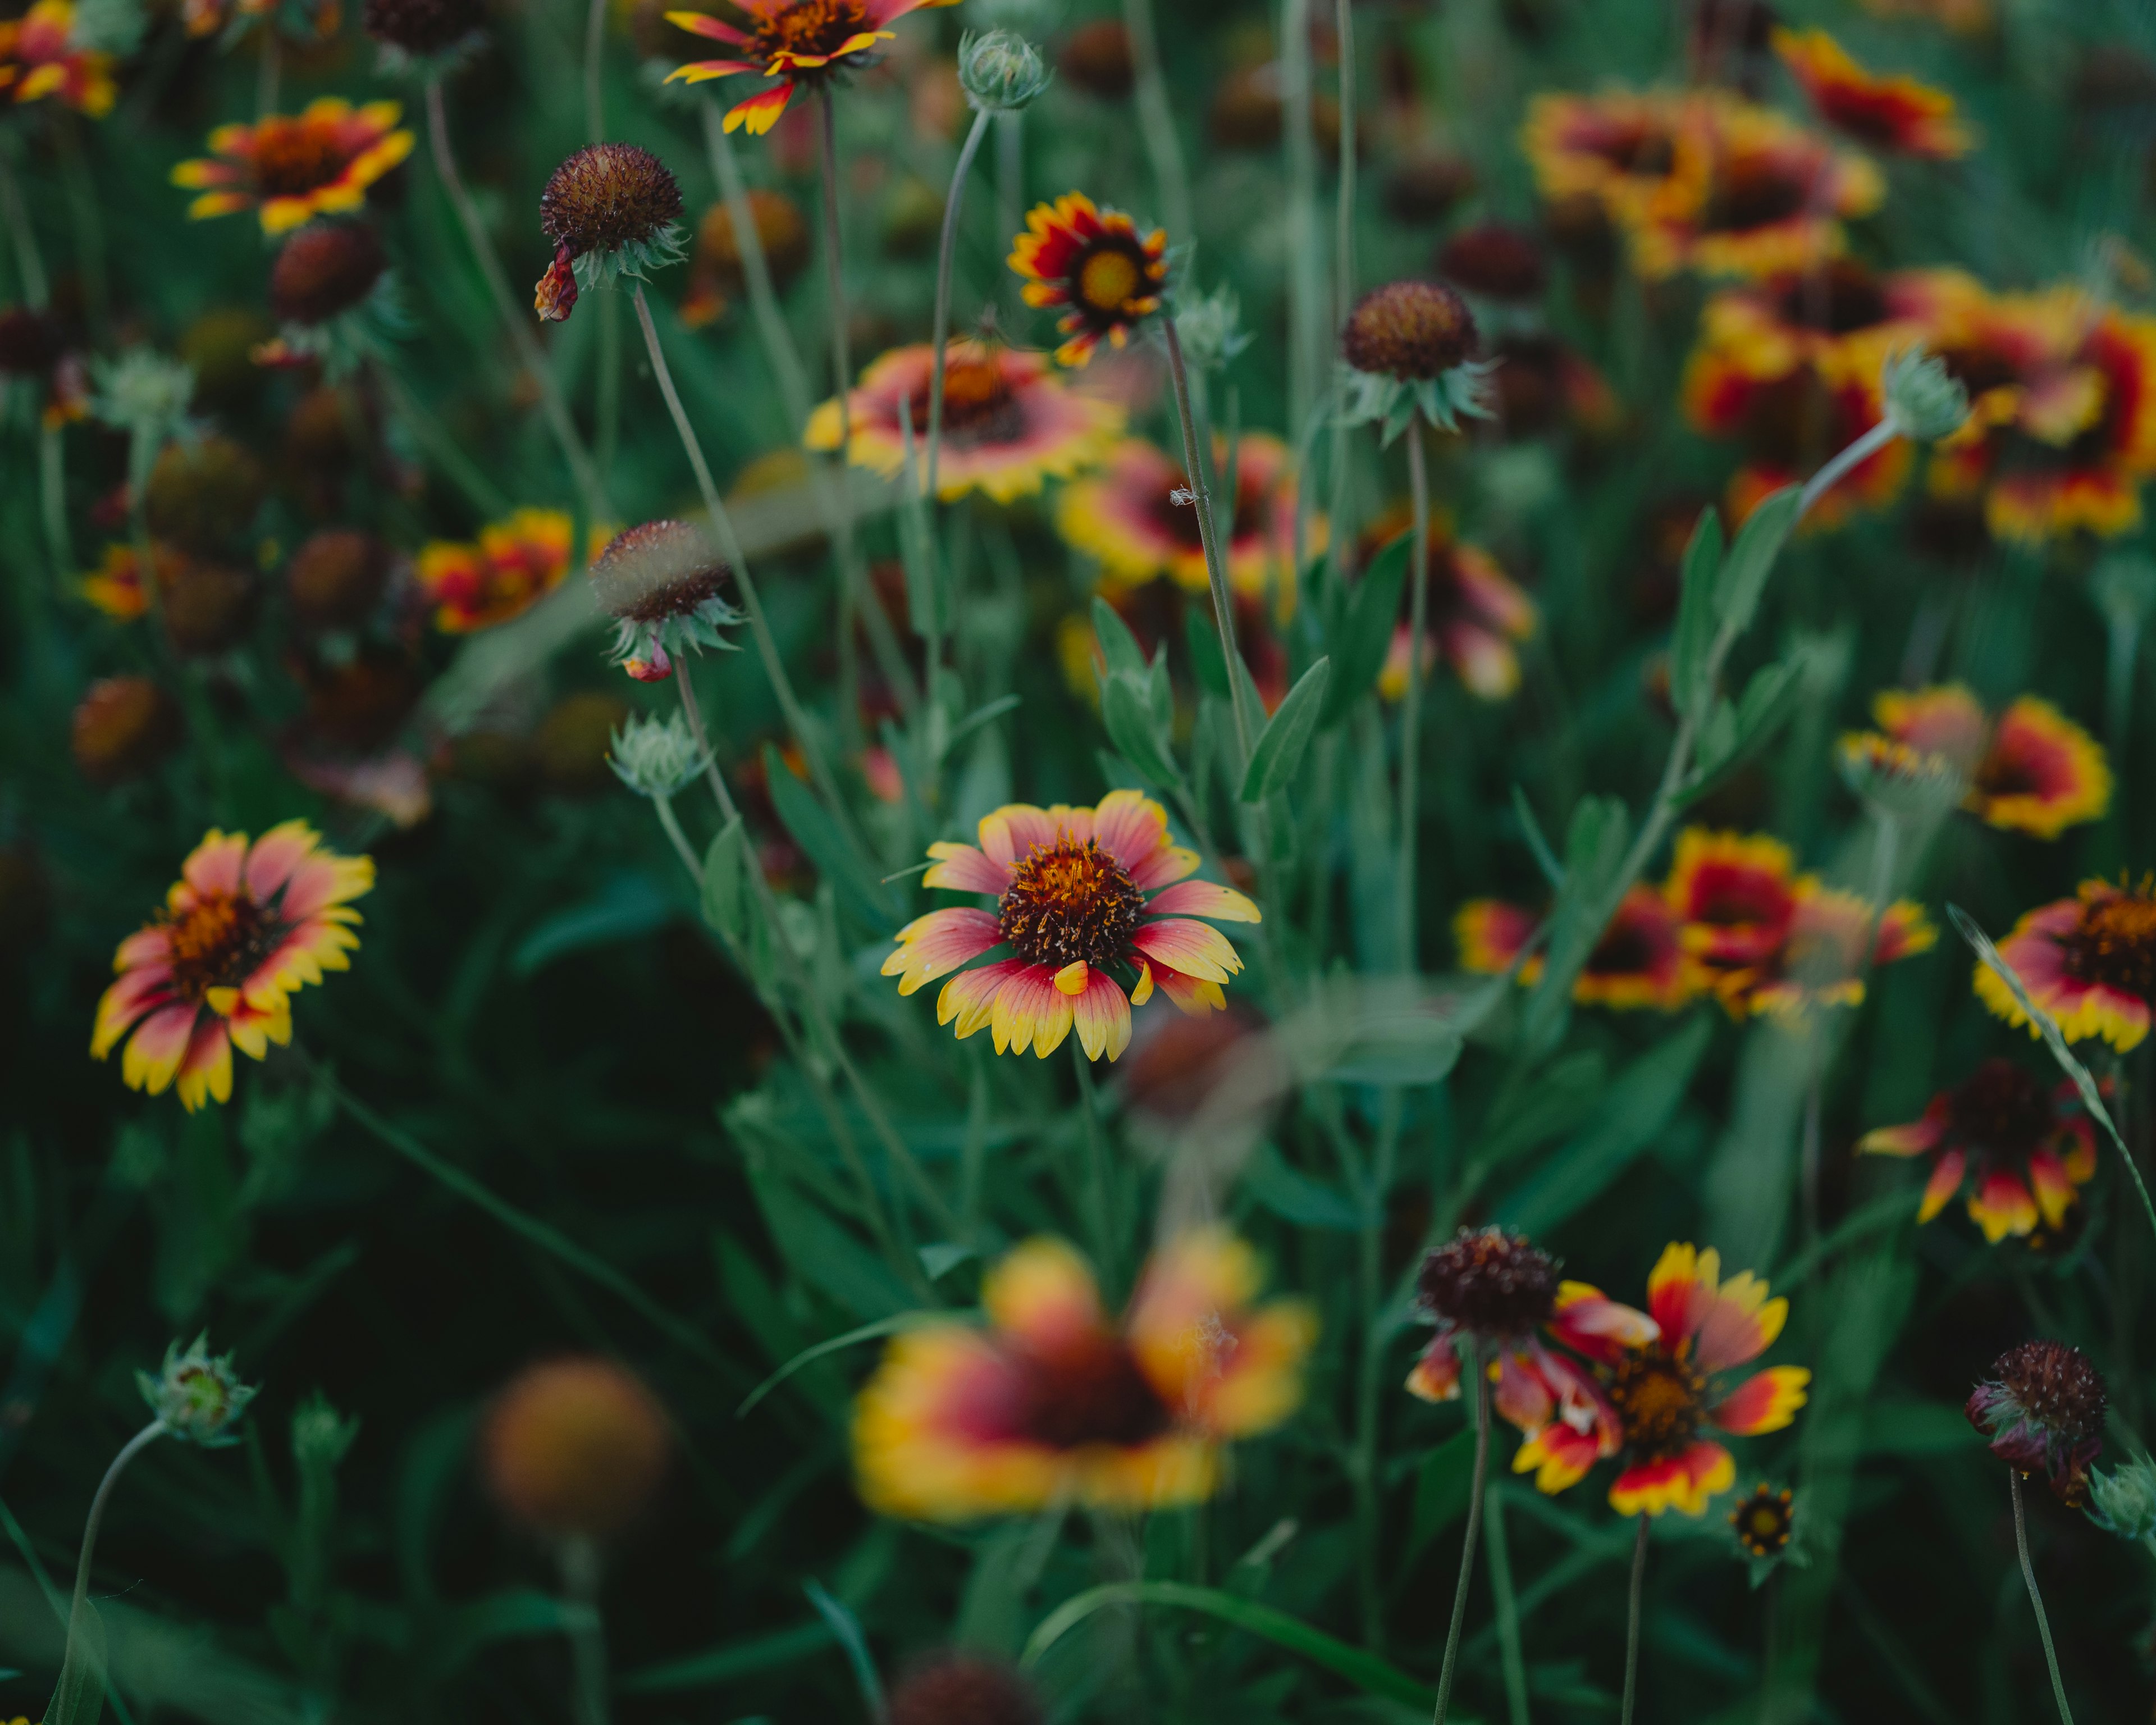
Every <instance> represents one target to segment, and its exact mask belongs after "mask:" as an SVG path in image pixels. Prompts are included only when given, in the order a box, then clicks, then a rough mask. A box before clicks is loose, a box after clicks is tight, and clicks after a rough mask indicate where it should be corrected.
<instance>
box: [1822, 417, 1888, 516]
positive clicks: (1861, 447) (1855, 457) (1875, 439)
mask: <svg viewBox="0 0 2156 1725" xmlns="http://www.w3.org/2000/svg"><path fill="white" fill-rule="evenodd" d="M1900 435H1901V431H1900V429H1899V428H1898V427H1897V426H1896V424H1894V422H1893V420H1892V418H1886V419H1881V421H1880V422H1879V423H1878V424H1876V425H1875V426H1873V427H1872V428H1871V430H1869V431H1867V432H1866V433H1865V434H1864V435H1863V436H1861V437H1860V438H1859V439H1857V440H1856V442H1855V443H1853V444H1850V446H1849V447H1848V448H1847V449H1844V450H1842V451H1841V453H1840V454H1838V455H1836V456H1835V458H1834V459H1832V460H1831V461H1830V462H1828V463H1827V465H1825V466H1824V467H1822V468H1821V469H1820V470H1819V471H1818V472H1817V473H1815V474H1814V475H1812V476H1811V477H1810V478H1809V479H1808V480H1805V481H1804V496H1803V499H1802V501H1800V502H1799V505H1798V506H1797V514H1798V516H1799V517H1802V516H1804V515H1806V514H1808V513H1809V511H1810V510H1811V507H1812V506H1813V505H1814V504H1815V503H1817V502H1818V501H1820V498H1822V497H1824V496H1825V495H1826V494H1827V493H1828V492H1829V491H1830V490H1833V489H1834V488H1835V486H1836V485H1839V484H1840V482H1841V480H1842V478H1843V476H1844V475H1846V474H1847V473H1848V472H1849V470H1850V469H1851V468H1852V467H1855V466H1857V465H1859V464H1860V463H1862V462H1865V461H1868V460H1870V459H1871V458H1872V457H1873V456H1874V455H1876V454H1878V453H1879V451H1880V450H1881V449H1885V448H1886V445H1887V444H1891V443H1892V442H1893V441H1894V439H1896V438H1897V437H1899V436H1900Z"/></svg>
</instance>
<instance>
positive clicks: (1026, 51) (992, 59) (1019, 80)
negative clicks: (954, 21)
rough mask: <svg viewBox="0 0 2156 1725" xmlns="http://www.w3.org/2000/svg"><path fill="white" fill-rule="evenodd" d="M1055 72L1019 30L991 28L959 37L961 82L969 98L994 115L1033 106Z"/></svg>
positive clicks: (971, 101) (959, 72) (969, 100)
mask: <svg viewBox="0 0 2156 1725" xmlns="http://www.w3.org/2000/svg"><path fill="white" fill-rule="evenodd" d="M1054 76H1055V74H1054V73H1052V72H1051V71H1050V70H1049V69H1048V64H1047V62H1046V61H1045V60H1043V59H1041V57H1040V50H1039V49H1037V48H1035V47H1034V45H1033V44H1031V43H1030V42H1029V41H1027V40H1026V39H1025V38H1024V37H1023V36H1021V35H1019V33H1018V32H1017V31H1015V30H988V31H986V32H984V33H982V34H981V35H978V36H975V35H971V34H968V35H966V36H962V37H961V38H960V39H959V40H958V82H959V84H960V85H961V86H962V88H963V89H964V90H965V92H966V100H968V102H970V103H972V104H973V106H974V107H976V108H978V109H980V110H983V111H984V112H987V113H990V114H1015V113H1017V112H1019V110H1021V109H1023V108H1026V107H1029V106H1031V105H1032V104H1033V102H1034V100H1035V99H1036V98H1038V97H1039V95H1040V93H1041V92H1042V91H1043V90H1046V89H1047V88H1048V85H1049V81H1050V79H1051V78H1053V77H1054Z"/></svg>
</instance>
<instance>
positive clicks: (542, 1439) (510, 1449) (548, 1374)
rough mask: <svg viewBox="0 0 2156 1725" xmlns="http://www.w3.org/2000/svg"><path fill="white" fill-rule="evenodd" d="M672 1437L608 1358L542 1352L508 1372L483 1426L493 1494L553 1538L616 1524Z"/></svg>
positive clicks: (624, 1521) (591, 1533) (645, 1397)
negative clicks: (552, 1356)
mask: <svg viewBox="0 0 2156 1725" xmlns="http://www.w3.org/2000/svg"><path fill="white" fill-rule="evenodd" d="M672 1447H673V1445H672V1437H671V1435H670V1431H669V1429H668V1425H667V1419H666V1410H665V1409H664V1408H662V1407H661V1406H660V1404H659V1400H658V1398H657V1397H655V1396H654V1395H653V1394H652V1393H651V1392H650V1390H649V1389H646V1388H645V1387H644V1383H643V1381H642V1380H641V1379H640V1378H637V1377H636V1376H635V1375H634V1373H630V1372H629V1371H628V1370H627V1369H626V1368H624V1367H621V1366H619V1365H616V1364H615V1363H613V1361H611V1360H605V1359H596V1358H570V1359H557V1360H549V1361H547V1362H545V1363H542V1364H540V1365H536V1366H532V1367H531V1368H528V1369H526V1371H524V1372H522V1373H520V1374H519V1375H518V1376H517V1377H516V1378H514V1379H512V1380H511V1383H510V1384H509V1385H508V1387H507V1388H506V1389H504V1390H503V1391H502V1392H501V1394H500V1396H498V1397H497V1398H496V1399H495V1404H494V1407H493V1409H492V1411H491V1412H490V1414H488V1415H487V1420H486V1424H485V1427H484V1428H483V1429H482V1430H481V1432H480V1465H481V1466H482V1468H483V1470H484V1471H485V1476H486V1482H487V1485H488V1486H489V1488H490V1490H491V1491H493V1493H494V1496H495V1500H496V1501H497V1502H500V1505H501V1507H503V1508H504V1509H506V1510H507V1511H508V1512H509V1513H510V1514H511V1515H512V1516H514V1517H516V1519H517V1520H518V1521H520V1522H523V1523H524V1524H525V1525H526V1527H530V1528H531V1529H532V1530H533V1531H534V1532H539V1533H543V1534H547V1535H551V1536H552V1537H554V1538H585V1539H598V1538H605V1537H607V1536H608V1535H609V1534H613V1533H619V1532H621V1531H622V1530H623V1529H624V1527H627V1526H628V1525H629V1523H630V1522H633V1521H634V1520H635V1518H636V1517H637V1515H638V1513H639V1512H640V1511H641V1510H642V1509H643V1508H644V1506H645V1505H646V1504H647V1503H649V1502H650V1499H651V1496H652V1493H653V1492H654V1491H656V1490H657V1489H658V1487H659V1484H660V1480H661V1479H662V1478H663V1477H664V1476H665V1471H666V1463H667V1457H668V1455H669V1453H670V1450H671V1449H672Z"/></svg>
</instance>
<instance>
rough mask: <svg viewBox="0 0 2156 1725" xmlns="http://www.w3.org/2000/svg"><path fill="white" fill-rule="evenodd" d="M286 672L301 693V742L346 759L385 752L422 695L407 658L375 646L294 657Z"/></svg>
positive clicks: (390, 648)
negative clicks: (303, 693)
mask: <svg viewBox="0 0 2156 1725" xmlns="http://www.w3.org/2000/svg"><path fill="white" fill-rule="evenodd" d="M292 669H293V675H294V676H295V679H296V680H298V682H299V683H300V686H301V687H302V688H303V689H304V690H305V691H306V697H307V707H306V722H305V732H306V736H307V739H308V740H309V741H310V742H313V743H316V744H318V745H320V746H321V747H326V748H327V749H329V750H331V751H332V752H335V753H336V754H338V755H341V756H344V757H352V756H368V755H372V754H374V753H375V752H377V751H378V750H380V749H382V748H385V747H388V745H389V744H390V743H391V742H393V741H394V740H395V738H396V737H397V734H398V732H400V731H402V730H403V728H404V722H405V721H406V720H408V718H410V717H411V716H412V710H413V708H414V707H416V706H418V704H419V697H420V696H421V694H422V693H423V692H424V691H423V685H422V684H421V683H420V680H419V677H418V671H417V670H416V669H415V668H414V666H413V663H412V660H411V658H410V656H409V655H408V652H407V651H406V650H405V649H402V648H399V647H396V646H392V645H389V644H386V643H384V642H381V641H368V642H365V643H362V644H361V645H360V646H359V648H358V649H357V651H356V652H352V653H350V654H336V655H331V654H329V653H326V652H325V653H306V654H302V655H295V658H294V661H293V667H292Z"/></svg>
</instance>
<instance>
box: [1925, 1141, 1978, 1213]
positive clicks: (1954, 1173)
mask: <svg viewBox="0 0 2156 1725" xmlns="http://www.w3.org/2000/svg"><path fill="white" fill-rule="evenodd" d="M1968 1171H1969V1153H1968V1152H1967V1151H1966V1150H1949V1151H1948V1152H1947V1153H1946V1154H1945V1155H1943V1156H1942V1157H1941V1158H1939V1159H1938V1161H1937V1162H1936V1163H1933V1165H1932V1177H1931V1178H1930V1179H1928V1180H1927V1181H1925V1182H1924V1201H1923V1202H1922V1204H1919V1205H1917V1220H1918V1221H1919V1222H1928V1221H1930V1220H1931V1219H1932V1218H1933V1217H1934V1216H1936V1215H1937V1214H1938V1213H1939V1212H1940V1211H1941V1210H1943V1209H1945V1208H1946V1207H1947V1204H1948V1202H1949V1201H1950V1200H1951V1199H1953V1195H1954V1194H1955V1193H1957V1192H1958V1191H1960V1190H1961V1181H1962V1176H1963V1174H1964V1173H1967V1172H1968Z"/></svg>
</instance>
